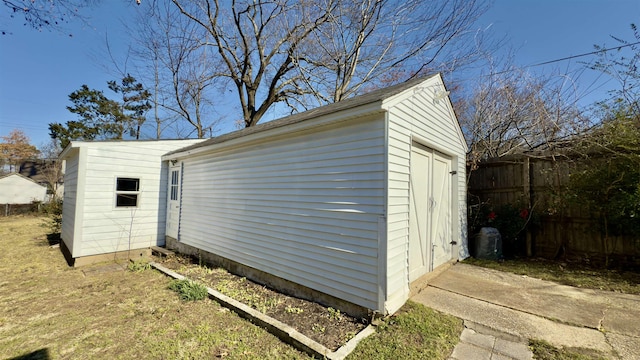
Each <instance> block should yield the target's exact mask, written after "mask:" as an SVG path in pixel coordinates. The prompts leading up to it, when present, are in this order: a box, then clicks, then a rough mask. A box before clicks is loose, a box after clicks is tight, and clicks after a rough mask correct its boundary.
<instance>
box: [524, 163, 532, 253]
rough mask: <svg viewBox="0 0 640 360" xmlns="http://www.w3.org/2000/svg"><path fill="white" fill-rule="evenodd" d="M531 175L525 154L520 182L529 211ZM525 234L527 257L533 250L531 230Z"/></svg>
mask: <svg viewBox="0 0 640 360" xmlns="http://www.w3.org/2000/svg"><path fill="white" fill-rule="evenodd" d="M532 176H533V173H532V172H531V166H530V161H529V157H528V156H526V155H525V156H524V159H523V161H522V183H523V184H522V185H523V186H522V187H523V189H522V190H523V195H524V201H525V205H526V207H527V209H529V211H531V177H532ZM525 235H526V251H527V257H531V256H532V255H533V250H532V247H533V246H532V245H533V244H532V243H531V242H532V241H531V232H530V231H529V230H528V229H527V230H526V232H525Z"/></svg>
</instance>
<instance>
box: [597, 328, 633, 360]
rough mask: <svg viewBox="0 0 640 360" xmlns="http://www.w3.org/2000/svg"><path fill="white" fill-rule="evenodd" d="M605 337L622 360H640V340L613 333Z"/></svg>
mask: <svg viewBox="0 0 640 360" xmlns="http://www.w3.org/2000/svg"><path fill="white" fill-rule="evenodd" d="M605 336H606V337H607V340H608V341H609V344H611V346H612V347H613V349H614V350H615V352H616V354H618V356H619V357H620V358H621V359H625V360H626V359H628V360H632V359H633V360H637V359H640V338H637V337H632V336H628V335H620V334H613V333H607V334H606V335H605Z"/></svg>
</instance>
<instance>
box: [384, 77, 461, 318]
mask: <svg viewBox="0 0 640 360" xmlns="http://www.w3.org/2000/svg"><path fill="white" fill-rule="evenodd" d="M441 84H442V83H441V80H440V77H433V78H431V79H429V80H428V81H427V82H426V83H424V84H422V85H421V86H420V88H417V90H418V91H415V92H412V93H411V95H410V96H409V97H408V98H405V99H401V100H400V101H398V102H395V103H394V102H393V101H390V104H389V108H388V111H389V113H388V124H389V125H388V126H389V129H388V133H389V139H388V141H389V155H388V158H389V173H388V174H389V180H388V181H389V197H388V229H387V244H388V245H387V264H388V265H387V305H386V306H387V311H388V312H390V313H393V312H395V311H396V310H397V309H398V308H399V307H400V306H402V304H404V302H405V301H406V300H407V298H408V295H409V286H408V285H409V284H408V262H407V261H408V243H409V242H408V237H409V176H410V173H409V172H410V156H411V143H412V139H413V140H414V141H417V142H419V143H422V144H423V145H425V146H427V147H429V148H431V149H433V150H437V151H439V152H442V153H444V154H446V155H449V156H451V157H452V159H453V161H452V170H456V171H457V174H456V175H453V177H452V179H451V180H452V187H453V191H454V193H455V196H452V199H451V200H452V201H451V202H452V211H451V216H452V223H453V229H452V232H451V233H452V236H453V239H452V240H456V241H457V242H458V244H461V243H462V242H463V241H466V234H465V232H466V184H465V170H466V169H465V156H466V147H465V144H464V139H463V137H462V135H461V133H460V132H459V125H458V123H457V120H456V118H455V115H454V114H453V111H452V109H451V107H450V103H449V100H448V99H447V98H446V97H444V98H440V99H436V100H434V97H437V96H436V94H441V93H439V91H444V86H442V85H441ZM453 256H454V257H457V256H458V253H457V252H456V251H455V249H454V254H453Z"/></svg>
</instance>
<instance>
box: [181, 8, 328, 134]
mask: <svg viewBox="0 0 640 360" xmlns="http://www.w3.org/2000/svg"><path fill="white" fill-rule="evenodd" d="M172 1H173V3H174V4H175V5H176V6H177V7H178V9H179V10H180V12H181V13H182V14H183V15H184V16H186V18H188V19H189V20H191V21H192V22H193V23H195V24H197V25H198V26H200V27H201V28H202V29H204V30H206V32H207V33H208V35H209V36H208V39H207V40H210V41H207V42H203V44H202V45H204V46H210V47H211V48H212V49H214V51H215V52H216V53H217V54H218V56H219V60H220V61H221V62H222V64H223V70H222V71H220V72H219V73H217V74H215V75H216V78H218V79H226V80H227V81H230V82H231V84H232V86H233V87H235V89H236V92H237V95H238V99H239V102H240V105H241V109H242V117H243V119H244V124H245V126H246V127H249V126H253V125H255V124H257V123H258V122H259V121H260V120H261V119H262V117H263V116H264V114H265V113H266V112H267V110H269V109H270V108H271V106H272V105H273V104H275V103H278V102H283V101H287V100H288V99H291V98H294V97H297V96H300V95H303V94H304V90H303V88H302V87H301V80H302V79H301V75H300V73H299V72H296V71H294V70H295V69H296V67H298V66H300V63H299V61H300V59H298V58H296V56H297V54H298V48H299V47H300V46H301V45H302V44H304V42H305V41H306V40H307V39H308V38H309V36H310V34H311V33H312V32H313V31H315V30H316V29H318V27H319V26H321V25H322V24H324V23H325V22H327V21H328V20H329V18H330V16H331V14H332V12H333V11H334V10H335V8H336V4H337V2H336V0H320V1H293V0H283V1H275V2H259V1H251V0H234V1H231V3H230V4H229V5H228V4H227V3H226V2H223V3H222V4H221V2H220V1H218V0H202V1H196V0H194V1H189V2H186V1H185V2H181V1H178V0H172Z"/></svg>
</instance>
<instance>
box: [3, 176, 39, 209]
mask: <svg viewBox="0 0 640 360" xmlns="http://www.w3.org/2000/svg"><path fill="white" fill-rule="evenodd" d="M46 199H47V188H46V186H42V185H40V184H38V183H36V182H33V181H31V180H30V179H25V178H24V177H22V176H20V175H17V174H11V175H8V176H5V177H3V178H1V179H0V204H31V203H32V202H34V201H45V200H46Z"/></svg>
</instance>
